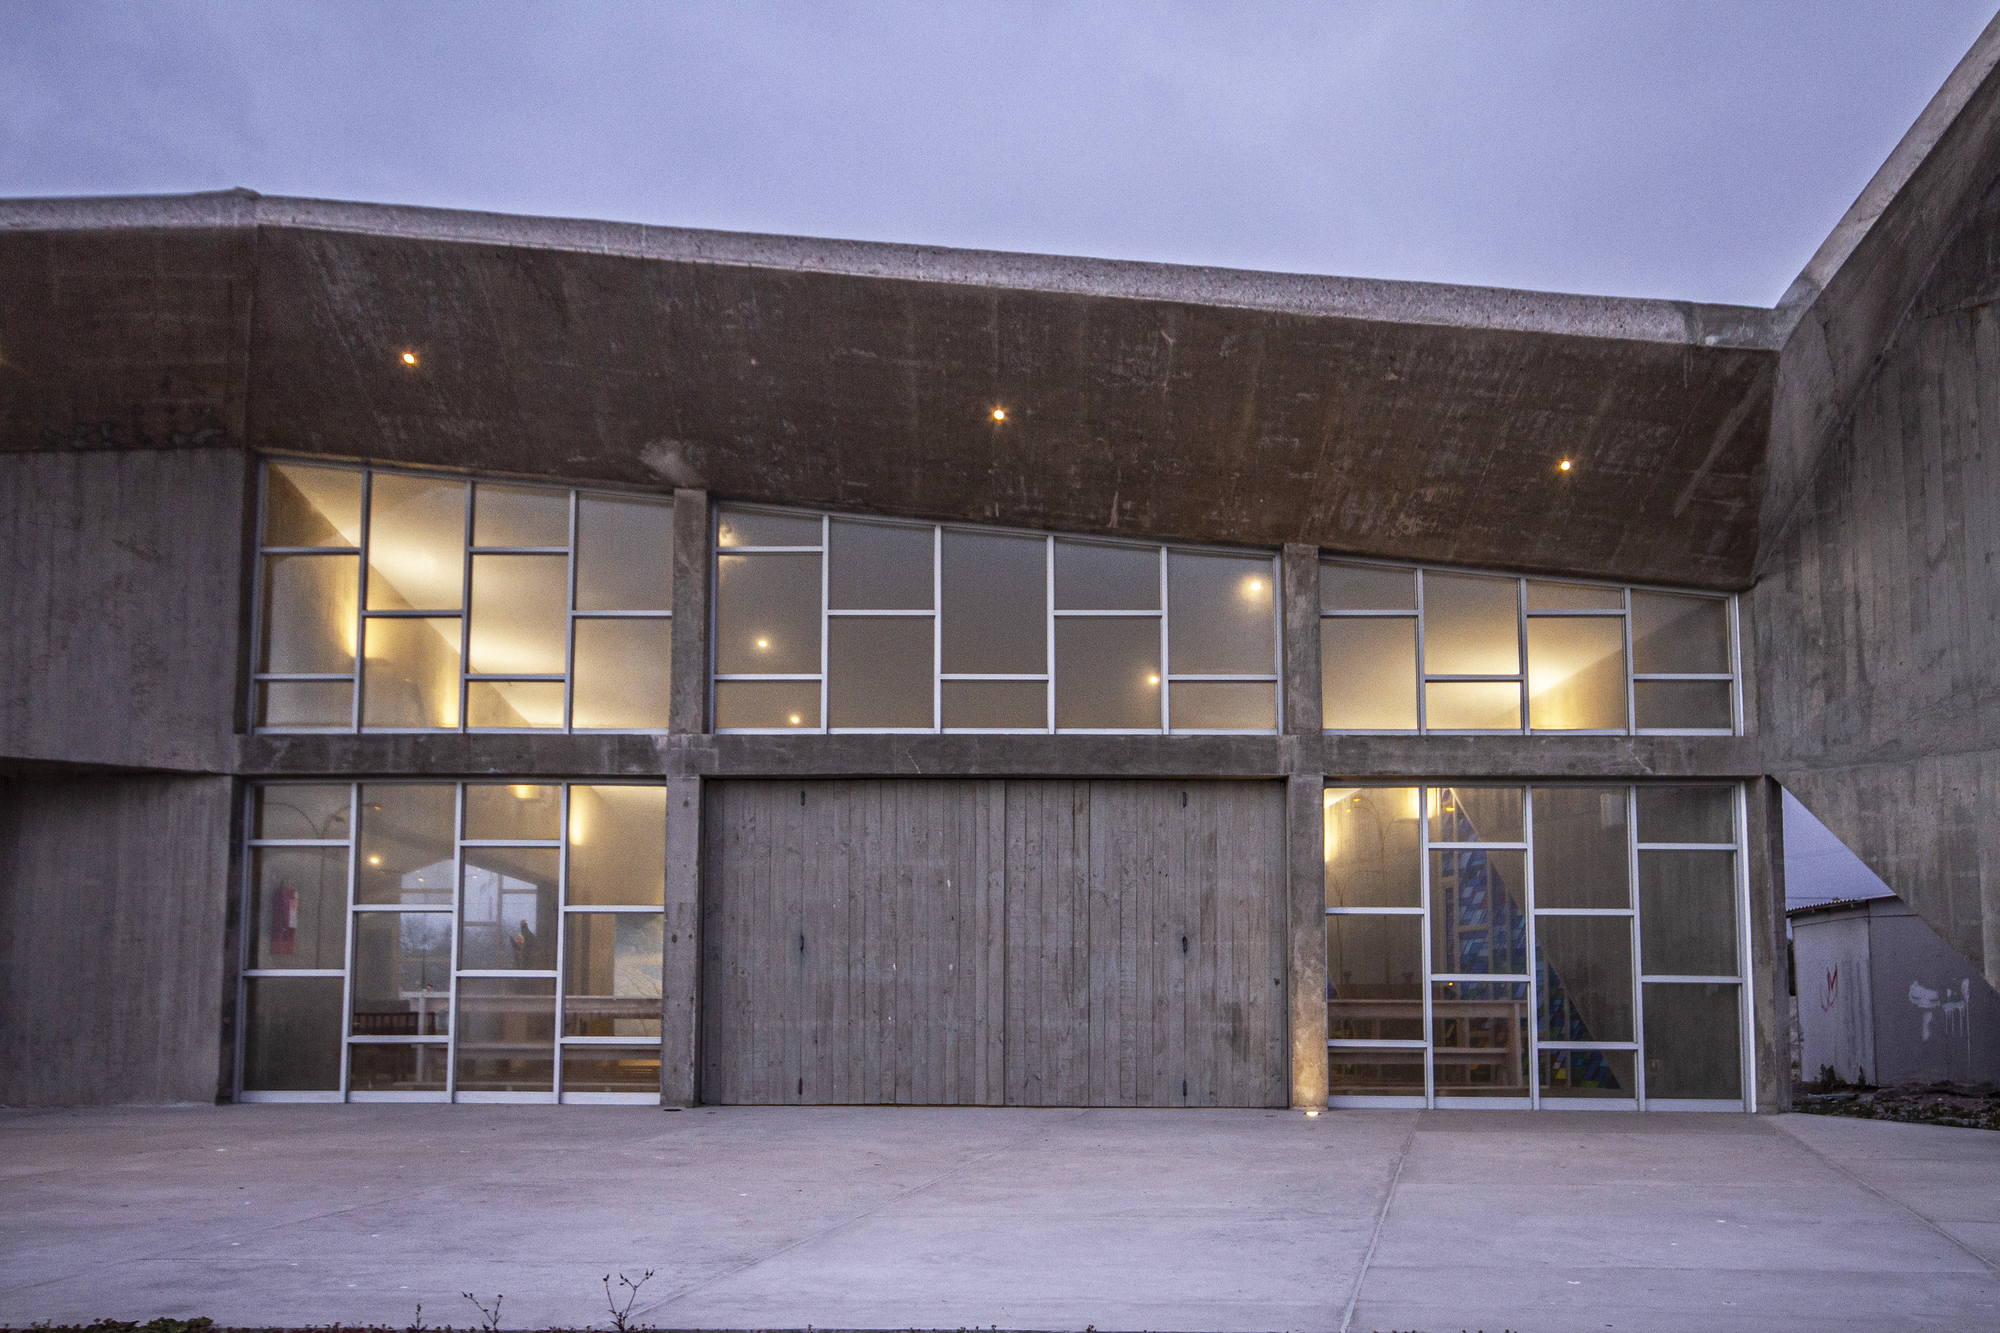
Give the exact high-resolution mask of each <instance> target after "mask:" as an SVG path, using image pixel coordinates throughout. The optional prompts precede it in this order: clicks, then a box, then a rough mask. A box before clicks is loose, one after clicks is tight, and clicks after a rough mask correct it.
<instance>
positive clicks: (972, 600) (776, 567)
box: [714, 506, 1278, 732]
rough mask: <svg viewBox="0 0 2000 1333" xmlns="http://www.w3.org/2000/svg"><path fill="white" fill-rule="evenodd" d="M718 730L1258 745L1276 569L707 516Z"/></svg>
mask: <svg viewBox="0 0 2000 1333" xmlns="http://www.w3.org/2000/svg"><path fill="white" fill-rule="evenodd" d="M715 558H716V595H715V684H714V688H715V725H716V729H717V730H718V731H775V732H784V731H834V732H842V731H875V732H935V731H973V732H981V731H985V732H1007V731H1017V732H1035V731H1039V732H1046V731H1082V732H1160V731H1174V732H1218V731H1220V732H1227V731H1249V732H1272V731H1275V730H1276V729H1277V716H1278V711H1277V710H1278V623H1277V595H1276V593H1277V561H1276V558H1275V557H1273V556H1270V555H1263V554H1241V553H1235V552H1228V551H1207V550H1181V549H1179V548H1169V547H1164V546H1159V545H1140V544H1135V543H1120V542H1100V541H1086V540H1083V539H1080V538H1066V537H1051V536H1047V535H1032V534H1023V533H1014V532H1005V531H998V530H991V529H984V530H982V529H962V528H954V527H943V526H937V525H932V524H908V523H892V522H879V521H875V520H864V519H852V518H837V517H833V516H830V515H815V514H798V513H790V512H780V511H774V510H763V509H746V508H740V507H733V506H724V507H722V509H721V510H720V511H719V513H718V516H717V526H716V557H715Z"/></svg>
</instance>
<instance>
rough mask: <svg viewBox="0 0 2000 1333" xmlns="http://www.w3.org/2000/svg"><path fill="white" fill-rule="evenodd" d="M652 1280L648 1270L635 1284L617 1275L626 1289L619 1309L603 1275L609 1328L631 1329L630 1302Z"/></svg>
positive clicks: (607, 1277) (624, 1332) (622, 1332)
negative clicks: (608, 1309)
mask: <svg viewBox="0 0 2000 1333" xmlns="http://www.w3.org/2000/svg"><path fill="white" fill-rule="evenodd" d="M652 1278H653V1270H652V1269H650V1268H649V1269H647V1270H646V1271H645V1272H644V1273H643V1274H642V1275H641V1276H640V1278H639V1280H638V1281H637V1282H634V1281H633V1280H632V1279H631V1278H629V1277H626V1276H625V1275H624V1274H623V1273H620V1274H619V1275H618V1285H619V1286H621V1287H624V1288H625V1289H626V1294H625V1304H624V1306H623V1307H622V1308H621V1307H620V1306H619V1304H618V1301H617V1298H616V1297H614V1296H613V1295H612V1294H611V1274H609V1273H606V1274H605V1275H604V1303H605V1304H606V1305H608V1306H610V1307H611V1326H612V1328H614V1329H616V1330H617V1331H618V1333H628V1330H629V1329H630V1328H631V1327H632V1325H631V1324H630V1323H629V1322H628V1320H629V1319H630V1317H631V1314H632V1302H633V1301H636V1300H638V1299H639V1288H641V1287H643V1286H645V1285H646V1284H647V1283H648V1282H650V1281H651V1280H652ZM494 1304H495V1305H496V1306H497V1305H498V1304H499V1302H498V1301H495V1302H494Z"/></svg>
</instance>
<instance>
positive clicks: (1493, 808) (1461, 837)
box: [1429, 786, 1524, 842]
mask: <svg viewBox="0 0 2000 1333" xmlns="http://www.w3.org/2000/svg"><path fill="white" fill-rule="evenodd" d="M1429 791H1430V796H1429V802H1430V816H1431V841H1432V842H1522V841H1524V839H1523V838H1522V836H1521V829H1522V823H1521V811H1522V805H1521V789H1520V788H1519V787H1470V786H1467V787H1432V788H1430V789H1429Z"/></svg>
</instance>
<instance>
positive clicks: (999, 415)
mask: <svg viewBox="0 0 2000 1333" xmlns="http://www.w3.org/2000/svg"><path fill="white" fill-rule="evenodd" d="M993 419H994V420H995V421H1005V420H1006V419H1007V409H1006V408H1004V407H996V408H994V409H993Z"/></svg>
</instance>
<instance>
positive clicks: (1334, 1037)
mask: <svg viewBox="0 0 2000 1333" xmlns="http://www.w3.org/2000/svg"><path fill="white" fill-rule="evenodd" d="M1326 1035H1327V1038H1328V1040H1331V1041H1352V1040H1364V1041H1422V1040H1423V1037H1424V941H1423V922H1422V920H1421V919H1419V918H1418V917H1414V916H1330V917H1328V918H1327V919H1326Z"/></svg>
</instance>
